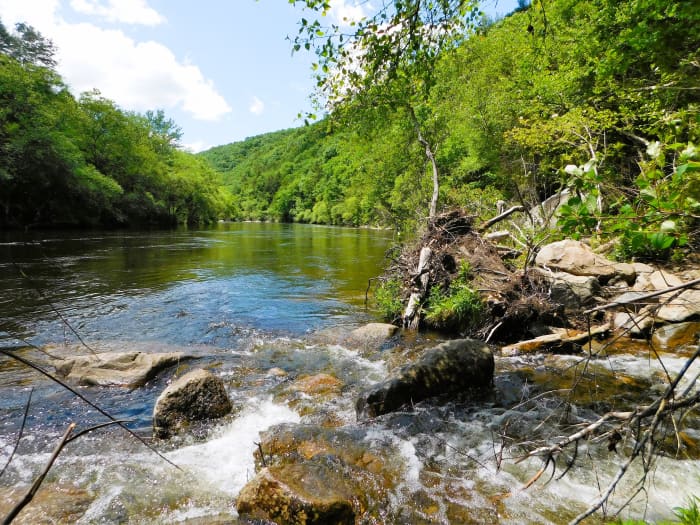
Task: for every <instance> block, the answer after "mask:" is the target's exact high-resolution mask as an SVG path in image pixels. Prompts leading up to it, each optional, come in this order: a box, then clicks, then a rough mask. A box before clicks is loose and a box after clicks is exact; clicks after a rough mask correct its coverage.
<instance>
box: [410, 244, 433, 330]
mask: <svg viewBox="0 0 700 525" xmlns="http://www.w3.org/2000/svg"><path fill="white" fill-rule="evenodd" d="M432 254H433V252H432V250H431V249H430V248H428V247H427V246H423V248H421V251H420V256H419V257H418V268H416V271H415V275H416V276H417V278H418V289H417V290H414V291H413V292H411V296H410V298H409V299H408V304H407V305H406V309H405V310H404V313H403V325H404V327H406V328H409V329H411V330H417V329H418V325H419V324H420V312H419V308H418V307H419V306H420V303H421V302H422V301H423V298H424V297H425V294H426V293H427V291H428V282H429V281H430V268H429V266H428V265H429V263H430V256H431V255H432Z"/></svg>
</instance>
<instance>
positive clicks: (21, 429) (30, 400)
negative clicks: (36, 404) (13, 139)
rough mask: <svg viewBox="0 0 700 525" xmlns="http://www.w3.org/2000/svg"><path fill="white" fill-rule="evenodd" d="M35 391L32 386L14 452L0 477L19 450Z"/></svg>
mask: <svg viewBox="0 0 700 525" xmlns="http://www.w3.org/2000/svg"><path fill="white" fill-rule="evenodd" d="M33 393H34V387H32V388H31V389H30V390H29V398H28V399H27V405H26V406H25V407H24V416H23V417H22V426H21V427H20V428H19V433H18V434H17V440H16V441H15V446H14V447H13V448H12V452H11V453H10V457H9V458H7V463H5V466H4V467H2V470H0V478H1V477H2V475H3V474H4V473H5V470H7V467H8V466H9V465H10V462H11V461H12V458H13V457H14V456H15V452H17V447H19V441H20V440H21V439H22V434H23V433H24V427H25V426H26V424H27V416H28V415H29V405H31V404H32V394H33Z"/></svg>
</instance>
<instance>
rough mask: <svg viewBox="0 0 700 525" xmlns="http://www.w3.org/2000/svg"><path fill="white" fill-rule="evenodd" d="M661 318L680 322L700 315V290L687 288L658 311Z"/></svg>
mask: <svg viewBox="0 0 700 525" xmlns="http://www.w3.org/2000/svg"><path fill="white" fill-rule="evenodd" d="M656 315H657V317H658V318H659V319H662V320H664V321H668V322H669V323H680V322H683V321H689V320H691V319H696V318H698V317H700V290H685V291H684V292H681V294H680V295H679V296H677V297H675V298H673V299H672V300H671V301H670V302H667V303H666V304H664V305H663V306H661V308H659V311H658V312H657V313H656Z"/></svg>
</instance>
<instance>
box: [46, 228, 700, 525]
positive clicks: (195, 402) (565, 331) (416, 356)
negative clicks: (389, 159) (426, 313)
mask: <svg viewBox="0 0 700 525" xmlns="http://www.w3.org/2000/svg"><path fill="white" fill-rule="evenodd" d="M466 235H467V237H469V238H468V239H467V241H466V242H467V245H469V247H467V245H462V246H461V247H459V246H457V247H456V248H455V246H451V247H450V250H451V253H453V254H455V253H461V254H462V256H463V257H465V258H467V257H469V261H470V264H472V265H474V264H479V261H481V262H482V263H483V261H484V260H486V259H489V258H493V260H495V257H496V256H497V255H498V254H497V251H496V249H495V248H492V247H491V246H489V245H487V244H485V243H484V244H482V245H481V248H480V249H476V248H475V244H474V243H475V242H476V238H475V237H474V236H473V235H472V234H471V233H469V232H466ZM469 243H471V244H469ZM470 256H471V257H470ZM446 260H447V259H446V258H445V257H442V259H441V261H442V264H444V262H445V261H446ZM455 263H456V264H455V265H459V264H460V263H461V261H460V260H456V261H455ZM448 264H450V263H448ZM472 267H473V268H474V267H475V266H472ZM477 268H478V267H477ZM489 268H490V269H491V270H493V269H494V268H493V265H492V266H490V267H489ZM482 270H483V268H482ZM499 271H500V272H501V273H503V274H505V276H504V275H500V276H499V277H500V281H499V282H501V283H502V285H501V287H500V288H496V285H495V283H496V280H494V279H493V276H494V275H497V273H495V272H494V271H491V272H488V271H478V270H475V271H474V272H473V273H474V275H475V277H476V278H475V280H474V282H475V286H478V287H480V288H482V289H483V288H486V286H485V284H484V283H485V279H490V281H489V282H490V284H491V285H492V286H493V287H491V288H489V290H488V291H485V292H484V297H485V302H486V304H488V306H489V308H491V318H490V319H489V320H488V323H489V324H488V325H484V326H481V327H479V330H478V331H480V333H481V334H485V335H486V337H483V338H482V340H478V339H469V338H460V339H448V340H447V341H445V342H442V343H439V344H431V343H430V342H428V343H427V344H425V343H423V344H419V345H412V344H411V343H410V342H406V341H408V339H410V336H409V334H411V332H410V331H404V330H401V329H400V328H399V327H397V326H396V325H392V324H383V323H370V324H368V325H365V326H361V327H359V328H356V329H354V330H352V331H349V332H342V333H333V332H330V333H326V334H316V335H314V336H312V337H315V338H317V339H318V340H319V341H323V342H324V343H326V344H339V345H343V346H344V347H348V348H353V349H356V351H357V352H358V353H359V355H365V356H373V358H376V359H378V360H382V361H386V362H387V363H388V364H389V367H388V368H389V373H388V375H387V376H386V377H385V378H384V380H382V381H379V382H377V383H375V384H372V385H369V386H364V387H363V388H361V389H359V390H358V389H356V388H355V389H350V390H347V387H346V385H345V384H344V383H343V381H341V380H340V379H338V378H337V377H335V376H334V375H333V374H332V373H327V372H318V373H312V374H308V375H301V376H297V377H288V375H287V372H286V371H285V370H284V369H283V368H271V369H269V370H268V372H267V377H269V381H271V382H272V383H273V384H276V385H278V386H277V387H276V388H275V390H276V391H277V392H278V395H279V396H281V398H282V399H283V400H284V402H285V403H287V402H289V403H291V404H292V405H294V404H295V403H296V407H297V408H296V409H297V410H300V411H301V412H302V413H306V414H307V415H310V417H307V418H306V419H305V420H303V422H302V423H298V424H291V423H285V424H282V425H276V426H272V427H271V428H269V429H268V430H266V431H265V432H263V433H262V435H261V439H260V442H259V443H257V444H256V445H257V449H256V452H255V462H256V472H255V475H254V476H253V477H252V478H251V479H250V480H249V481H248V483H247V484H246V485H245V486H244V487H243V489H242V490H241V491H240V493H239V494H238V496H237V498H236V508H237V511H238V514H239V515H240V516H241V517H242V518H245V519H252V520H268V521H272V522H275V523H309V524H311V523H329V522H333V523H358V522H363V520H366V519H369V518H368V517H369V516H374V517H377V516H381V515H382V512H383V511H382V508H383V507H386V505H388V498H389V494H390V493H391V491H392V490H393V489H394V488H395V487H396V486H398V485H399V484H400V483H401V479H402V476H404V470H405V468H406V466H405V465H403V464H401V463H400V462H399V463H397V462H396V461H394V460H391V459H389V458H393V457H395V456H396V454H395V453H392V452H391V451H390V450H389V449H391V448H392V446H393V445H392V444H391V443H384V444H376V443H375V444H374V446H373V447H371V448H369V449H368V447H366V446H364V445H363V443H365V442H366V441H367V440H370V439H371V437H370V435H371V431H370V425H368V424H367V423H368V422H371V421H372V420H373V419H374V418H389V420H390V419H391V418H392V417H399V418H400V417H401V413H405V412H411V411H412V410H413V408H414V405H415V404H419V403H422V404H426V403H427V404H429V405H431V404H432V405H440V404H441V403H445V402H453V401H454V400H455V399H458V400H459V402H460V403H465V404H467V405H468V404H475V405H479V404H480V403H483V402H484V400H489V399H492V398H493V395H494V377H495V376H494V373H495V358H503V357H512V356H518V355H532V354H537V355H544V354H550V353H556V354H578V353H582V352H583V351H587V352H588V353H591V352H597V351H598V349H599V348H601V345H603V346H604V345H605V342H606V341H613V340H616V341H617V340H619V339H620V338H623V339H624V340H629V341H632V340H633V339H630V338H640V339H642V340H649V341H651V342H652V344H657V346H659V347H660V348H663V349H664V350H665V351H669V350H671V351H672V349H673V345H674V344H676V343H674V341H677V342H678V344H684V345H687V343H688V341H689V340H693V339H694V340H695V341H697V337H698V327H699V326H700V325H699V324H698V323H697V322H696V321H697V320H698V319H699V318H700V291H699V290H697V287H698V284H700V279H699V278H700V272H698V271H697V270H688V271H686V272H684V273H682V274H675V273H672V272H669V271H667V270H665V269H659V268H654V267H652V266H649V265H645V264H640V263H632V264H621V263H616V262H614V261H611V260H609V259H607V258H605V257H603V256H601V255H599V254H596V253H594V252H593V250H591V248H590V247H589V246H587V245H585V244H584V243H581V242H579V241H572V240H565V241H560V242H557V243H553V244H551V245H548V246H544V247H543V248H542V249H541V250H540V251H539V254H538V256H537V258H536V259H535V265H534V266H533V267H532V268H531V269H529V270H528V271H527V272H524V273H519V274H518V273H516V272H514V271H511V270H509V269H508V268H507V267H506V265H503V268H502V270H499ZM487 274H489V275H490V276H488V275H487ZM485 275H487V277H484V276H485ZM503 277H505V279H503ZM516 281H517V283H519V284H518V286H520V288H517V286H515V287H514V285H513V283H514V282H516ZM522 283H525V284H522ZM514 289H518V290H519V291H520V292H521V296H520V297H519V298H518V299H517V300H516V301H515V302H517V303H518V304H519V309H514V308H513V305H511V304H509V305H503V304H502V301H507V300H508V299H509V298H512V295H509V294H512V293H513V290H514ZM526 290H530V291H533V290H536V297H535V299H536V300H533V298H532V297H527V296H525V295H523V294H524V293H525V291H526ZM533 305H534V306H533ZM583 320H590V324H589V325H588V326H585V323H583ZM516 321H517V322H519V323H521V324H520V325H519V326H518V327H517V329H516V330H512V329H511V328H508V330H507V331H504V330H505V328H503V327H504V326H506V325H507V326H514V323H516ZM548 321H551V322H552V323H551V324H550V323H548ZM499 323H500V326H499ZM528 336H531V337H528ZM483 339H490V341H489V344H486V343H485V342H484V341H483ZM436 343H437V342H436ZM618 344H619V343H618ZM397 345H401V346H402V351H401V352H394V351H393V350H392V349H393V348H397ZM594 345H595V346H594ZM54 365H55V368H56V372H57V374H58V375H59V376H61V377H63V378H64V380H66V381H67V382H69V383H73V384H78V385H89V386H92V387H114V386H119V385H121V386H126V387H128V388H139V385H142V384H143V383H145V382H146V381H148V380H150V379H152V378H154V377H156V375H158V374H164V373H166V372H167V371H168V370H169V369H172V368H173V367H174V366H175V365H178V375H179V379H177V380H176V381H174V382H173V383H172V384H170V385H169V386H168V387H167V388H166V389H165V390H164V391H163V392H162V394H161V396H160V397H159V398H158V400H157V401H156V403H155V406H154V415H153V427H154V436H155V437H157V438H159V439H168V438H170V437H172V436H175V435H178V434H181V435H182V434H185V435H187V434H190V435H192V434H194V435H195V436H198V439H201V438H202V437H204V436H206V433H207V431H206V429H207V428H208V426H210V425H211V424H212V422H214V421H216V420H218V419H220V418H224V419H226V418H228V419H229V420H230V419H231V418H235V413H236V407H235V402H232V400H231V399H230V398H229V395H228V394H227V392H226V389H227V388H230V387H231V386H230V385H229V384H228V383H227V382H226V381H223V380H222V379H221V378H220V377H218V376H217V374H216V371H215V370H205V369H203V368H201V367H200V368H197V365H198V363H197V359H192V356H189V355H187V354H185V353H182V352H180V353H170V352H163V353H143V352H106V353H100V354H97V355H95V356H91V357H81V358H74V359H60V360H56V361H55V362H54ZM182 365H184V367H185V368H184V370H182V371H180V368H181V366H182ZM204 368H206V366H205V367H204ZM212 371H213V372H214V373H212ZM181 372H187V373H184V374H183V373H181ZM501 381H502V380H501ZM497 390H498V389H497ZM348 392H349V393H350V395H352V396H354V399H353V400H352V403H353V404H354V406H355V411H356V420H355V421H354V422H353V421H346V420H338V419H337V418H334V417H333V415H332V414H325V415H324V414H321V413H317V411H316V409H315V408H313V407H314V406H319V405H322V404H324V403H327V402H328V401H329V400H330V401H331V403H332V401H333V400H334V399H341V398H344V397H345V396H347V394H348ZM290 406H291V405H290ZM392 413H396V414H398V415H397V416H392V415H391V414H392ZM312 421H315V422H314V423H312ZM382 447H387V450H386V451H385V452H382Z"/></svg>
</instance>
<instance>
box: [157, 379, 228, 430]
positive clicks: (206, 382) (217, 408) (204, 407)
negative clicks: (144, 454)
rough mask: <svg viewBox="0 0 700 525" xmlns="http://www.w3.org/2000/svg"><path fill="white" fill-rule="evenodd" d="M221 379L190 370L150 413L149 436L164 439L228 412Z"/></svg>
mask: <svg viewBox="0 0 700 525" xmlns="http://www.w3.org/2000/svg"><path fill="white" fill-rule="evenodd" d="M232 408H233V407H232V406H231V400H230V399H229V397H228V394H227V393H226V389H225V388H224V383H223V381H222V380H221V378H219V377H216V376H215V375H214V374H212V373H211V372H208V371H207V370H202V369H197V370H193V371H191V372H189V373H187V374H185V375H184V376H182V377H181V378H180V379H178V380H177V381H175V382H174V383H173V384H172V385H170V386H169V387H168V388H166V389H165V390H164V391H163V393H162V394H161V395H160V397H159V398H158V400H157V401H156V406H155V408H154V409H153V433H154V434H155V436H156V437H158V438H161V439H164V438H168V437H170V436H171V435H173V434H174V433H176V432H178V431H180V430H184V429H185V428H187V427H188V426H189V424H190V423H192V422H194V421H202V420H207V419H216V418H220V417H223V416H225V415H226V414H228V413H229V412H231V410H232Z"/></svg>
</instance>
